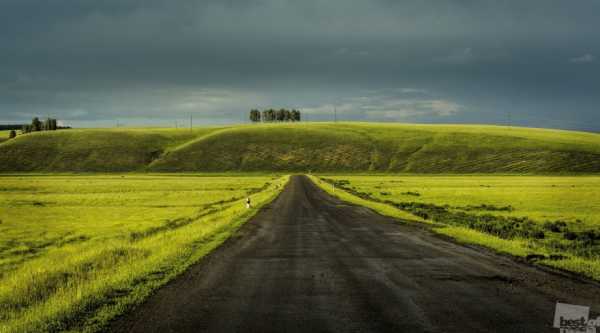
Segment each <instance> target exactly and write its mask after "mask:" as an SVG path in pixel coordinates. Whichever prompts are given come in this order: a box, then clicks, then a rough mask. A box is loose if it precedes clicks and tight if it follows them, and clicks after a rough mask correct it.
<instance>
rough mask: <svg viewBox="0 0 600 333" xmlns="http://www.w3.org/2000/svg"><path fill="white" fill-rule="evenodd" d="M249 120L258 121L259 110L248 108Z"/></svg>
mask: <svg viewBox="0 0 600 333" xmlns="http://www.w3.org/2000/svg"><path fill="white" fill-rule="evenodd" d="M250 120H251V121H252V122H259V121H260V111H258V110H255V109H252V110H250Z"/></svg>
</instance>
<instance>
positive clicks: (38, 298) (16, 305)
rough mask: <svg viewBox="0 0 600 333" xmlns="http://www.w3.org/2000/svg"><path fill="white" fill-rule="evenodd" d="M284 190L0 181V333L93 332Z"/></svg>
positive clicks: (141, 180) (50, 178)
mask: <svg viewBox="0 0 600 333" xmlns="http://www.w3.org/2000/svg"><path fill="white" fill-rule="evenodd" d="M286 181H287V177H274V176H245V177H244V176H199V175H191V174H190V175H186V174H179V175H170V174H163V175H90V176H76V175H62V176H61V175H38V176H34V175H14V176H1V177H0V332H52V331H59V330H74V331H94V330H97V329H98V328H101V327H102V325H104V324H105V323H106V322H107V321H108V320H109V319H110V318H113V317H114V316H115V315H118V314H120V313H122V312H123V311H124V309H126V308H127V307H129V306H131V305H132V304H135V303H138V302H140V301H141V300H142V299H143V298H144V297H145V296H147V295H148V294H149V293H150V292H151V291H152V290H154V289H155V288H157V287H159V286H160V285H162V284H164V283H165V282H166V281H168V280H169V279H171V278H172V277H174V276H175V275H176V274H178V273H180V272H182V271H183V270H184V269H185V268H186V267H188V266H189V265H190V264H192V263H193V262H195V261H197V260H198V259H199V258H201V257H202V256H203V255H205V254H206V253H208V252H209V251H210V250H211V249H213V248H215V247H216V246H218V245H219V244H220V243H221V242H222V241H223V240H225V239H226V238H227V237H228V236H229V235H230V234H231V233H232V232H233V231H234V230H235V229H236V228H237V227H238V226H239V225H240V224H241V223H242V222H243V221H245V220H246V219H247V218H248V217H250V216H251V215H253V214H254V213H255V212H256V211H257V209H258V208H259V207H261V206H262V205H263V204H265V203H267V202H268V201H270V200H272V199H273V198H274V196H275V195H276V194H277V193H278V192H279V191H280V190H281V189H282V188H283V184H284V183H285V182H286ZM249 195H250V196H251V198H252V200H253V203H254V208H253V209H250V210H248V209H246V207H245V205H244V200H245V198H246V197H247V196H249Z"/></svg>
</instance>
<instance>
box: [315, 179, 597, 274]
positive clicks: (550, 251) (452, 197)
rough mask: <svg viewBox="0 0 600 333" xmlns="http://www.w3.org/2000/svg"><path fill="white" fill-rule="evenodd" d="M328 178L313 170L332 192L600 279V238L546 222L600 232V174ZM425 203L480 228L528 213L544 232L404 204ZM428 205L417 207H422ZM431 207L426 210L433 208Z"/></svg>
mask: <svg viewBox="0 0 600 333" xmlns="http://www.w3.org/2000/svg"><path fill="white" fill-rule="evenodd" d="M327 178H328V179H330V181H329V182H326V181H323V180H322V179H320V178H319V177H314V176H312V177H311V179H312V180H313V181H314V182H315V183H316V184H317V185H319V186H320V187H321V188H323V189H324V190H325V191H327V192H329V193H330V194H333V195H335V196H337V197H339V198H340V199H342V200H346V201H349V202H351V203H355V204H359V205H363V206H366V207H369V208H372V209H374V210H375V211H377V212H379V213H381V214H383V215H387V216H391V217H395V218H400V219H403V220H408V221H417V222H426V223H429V224H431V225H432V227H433V228H432V230H433V231H435V232H437V233H440V234H443V235H446V236H449V237H452V238H454V239H456V240H457V241H459V242H463V243H467V244H476V245H481V246H485V247H488V248H491V249H493V250H495V251H498V252H502V253H507V254H511V255H514V256H518V257H523V258H526V259H530V260H535V262H536V263H537V264H542V265H546V266H550V267H554V268H558V269H562V270H566V271H571V272H575V273H579V274H582V275H584V276H587V277H589V278H592V279H596V280H600V256H599V255H598V253H599V251H598V250H599V248H600V244H598V241H597V240H596V241H591V242H589V241H588V242H587V243H583V242H578V241H575V240H568V239H565V238H564V236H565V232H564V231H558V230H554V231H552V230H549V229H546V227H545V225H546V224H547V223H548V222H550V221H560V222H561V223H564V227H563V228H565V229H568V230H570V231H571V232H574V233H579V234H581V233H584V232H591V233H592V234H594V230H598V227H599V226H600V177H595V176H579V177H551V176H459V175H457V176H422V175H421V176H419V175H403V176H352V175H343V176H342V175H331V176H327ZM331 181H335V182H338V183H339V182H341V183H343V184H346V185H344V188H347V189H348V190H347V191H346V190H344V188H340V187H338V188H336V189H335V190H334V187H333V185H332V184H331ZM421 204H424V205H432V206H431V207H433V208H432V209H437V214H435V212H434V214H430V215H431V216H441V217H443V216H448V217H453V218H456V217H457V216H458V217H460V216H465V218H467V217H468V218H469V220H473V221H477V222H478V224H473V225H472V227H473V228H475V227H481V226H483V225H484V224H485V223H486V221H492V220H493V217H494V216H495V217H498V219H497V221H507V222H508V221H514V220H509V219H506V218H514V219H523V221H524V222H523V223H516V224H515V225H517V226H519V224H520V226H519V227H523V226H524V225H526V224H528V223H529V224H531V226H530V227H529V228H531V229H532V230H538V231H544V233H543V236H544V237H543V238H541V239H538V238H533V239H530V238H523V237H503V238H500V237H498V236H496V235H492V234H489V233H484V232H480V231H477V230H473V229H471V228H467V227H465V226H466V225H470V224H469V223H465V224H464V225H465V226H460V224H461V221H455V220H453V221H446V220H444V219H443V218H442V219H434V220H432V219H431V217H430V218H428V219H423V218H422V217H420V216H416V215H413V214H412V213H413V212H412V211H405V210H402V209H398V207H419V205H421ZM424 207H427V206H424ZM436 207H437V208H436ZM420 210H421V209H416V211H417V213H418V211H420ZM423 212H425V213H426V209H424V210H423ZM439 212H447V213H445V214H443V213H439ZM461 214H462V215H461ZM425 215H427V214H425ZM425 215H424V216H425ZM498 227H501V226H496V228H498ZM506 227H509V225H507V226H506ZM508 231H511V230H507V233H506V234H507V235H510V234H511V233H509V232H508ZM517 231H518V230H517Z"/></svg>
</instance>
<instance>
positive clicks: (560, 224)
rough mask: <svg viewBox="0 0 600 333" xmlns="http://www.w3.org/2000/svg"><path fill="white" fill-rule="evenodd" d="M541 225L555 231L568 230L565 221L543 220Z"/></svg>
mask: <svg viewBox="0 0 600 333" xmlns="http://www.w3.org/2000/svg"><path fill="white" fill-rule="evenodd" d="M543 227H544V229H545V230H548V231H551V232H555V233H558V232H565V231H568V229H567V223H566V222H565V221H554V222H545V223H544V224H543Z"/></svg>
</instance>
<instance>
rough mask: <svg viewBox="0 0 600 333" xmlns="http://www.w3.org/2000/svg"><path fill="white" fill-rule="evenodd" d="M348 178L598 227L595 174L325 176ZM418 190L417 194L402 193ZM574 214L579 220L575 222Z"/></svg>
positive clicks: (387, 192)
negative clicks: (510, 208) (507, 207)
mask: <svg viewBox="0 0 600 333" xmlns="http://www.w3.org/2000/svg"><path fill="white" fill-rule="evenodd" d="M325 177H326V178H331V179H336V180H341V179H345V180H349V181H350V184H351V185H350V186H352V187H354V188H356V189H357V190H359V191H361V192H367V193H370V194H371V195H372V196H373V197H374V198H377V199H380V200H390V201H393V202H423V203H432V204H436V205H449V206H451V207H466V206H479V205H482V204H487V205H493V206H496V207H506V206H511V207H512V208H513V210H512V211H493V212H489V211H486V210H472V211H471V213H473V214H488V213H493V214H494V215H505V216H519V217H529V218H531V219H533V220H535V221H539V222H545V221H555V220H564V221H566V222H568V223H573V224H574V225H581V227H600V177H598V176H555V177H552V176H507V175H504V176H481V175H477V176H458V175H449V176H448V175H446V176H441V175H440V176H417V175H402V176H389V175H378V176H337V175H336V176H331V177H329V176H325ZM408 192H411V193H418V194H419V196H415V195H410V194H407V193H408ZM577 220H579V221H581V222H577Z"/></svg>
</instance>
